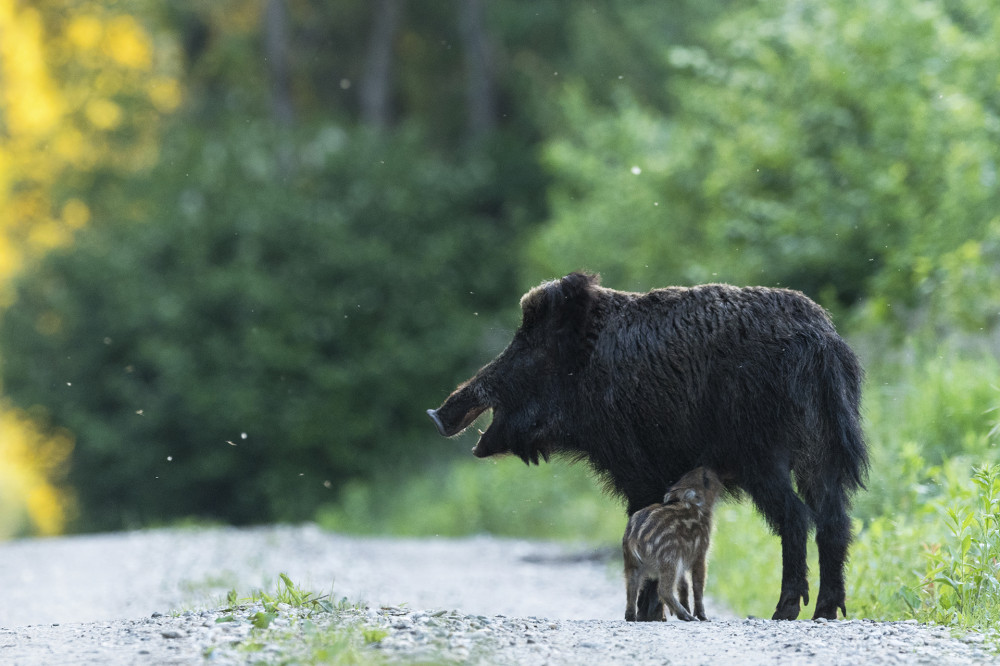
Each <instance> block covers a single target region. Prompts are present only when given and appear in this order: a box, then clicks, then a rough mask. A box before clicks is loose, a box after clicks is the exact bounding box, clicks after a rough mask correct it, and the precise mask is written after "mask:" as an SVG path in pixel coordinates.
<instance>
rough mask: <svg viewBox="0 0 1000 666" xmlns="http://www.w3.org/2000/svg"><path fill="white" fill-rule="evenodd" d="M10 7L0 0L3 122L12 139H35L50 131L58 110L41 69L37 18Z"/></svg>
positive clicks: (51, 87)
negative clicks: (27, 136)
mask: <svg viewBox="0 0 1000 666" xmlns="http://www.w3.org/2000/svg"><path fill="white" fill-rule="evenodd" d="M14 4H15V3H14V2H13V0H0V62H2V66H3V70H2V76H0V79H2V80H3V82H4V85H3V86H2V87H0V91H2V94H3V106H4V122H5V124H6V125H7V131H8V132H9V133H10V134H11V135H12V136H17V135H22V134H26V135H30V136H38V135H40V134H44V133H46V132H49V131H51V129H52V128H53V127H54V126H55V124H56V123H57V122H59V120H60V118H61V116H62V109H61V106H60V103H59V96H58V94H56V90H55V85H54V84H53V82H52V80H51V78H50V76H49V72H48V68H47V67H46V65H45V54H44V50H43V45H44V43H45V42H44V35H43V30H42V19H41V16H40V15H39V13H38V12H37V11H36V10H34V9H33V8H30V7H28V8H24V9H22V10H21V11H20V12H16V11H15V8H14Z"/></svg>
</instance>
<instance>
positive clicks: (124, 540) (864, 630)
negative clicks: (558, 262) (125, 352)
mask: <svg viewBox="0 0 1000 666" xmlns="http://www.w3.org/2000/svg"><path fill="white" fill-rule="evenodd" d="M590 555H592V553H590V552H589V551H586V550H581V549H578V548H577V549H574V548H572V547H565V546H560V545H556V544H549V543H539V542H526V541H513V540H502V539H494V538H491V537H475V538H469V539H455V540H452V539H426V540H405V539H371V538H351V537H342V536H337V535H331V534H326V533H324V532H322V531H320V530H319V529H317V528H316V527H314V526H310V525H306V526H301V527H288V526H284V527H266V528H255V529H246V530H236V529H225V528H222V529H204V530H153V531H143V532H136V533H127V534H113V535H98V536H83V537H68V538H58V539H38V540H24V541H16V542H9V543H4V544H0V590H2V591H3V599H4V603H3V604H0V627H2V629H0V662H2V663H5V664H62V663H64V664H81V663H84V664H90V663H93V664H98V663H100V664H133V663H199V662H201V661H202V660H204V659H205V656H204V655H206V654H208V655H210V658H208V662H210V663H241V662H243V661H245V660H247V659H248V657H247V656H246V654H245V653H241V652H238V651H236V650H235V649H234V648H233V646H234V645H237V644H239V643H240V642H241V641H244V640H246V639H247V637H248V636H249V635H250V633H251V632H252V629H251V627H250V625H249V623H247V622H245V621H242V622H226V623H218V622H216V619H217V618H218V617H219V615H221V613H218V612H215V611H212V610H207V609H214V608H216V607H218V606H220V605H222V600H223V599H224V597H225V594H226V592H227V591H228V590H230V589H232V588H236V589H237V590H238V591H239V593H240V594H247V593H249V591H250V590H251V589H253V588H264V589H273V588H274V584H275V579H276V577H277V575H278V573H280V572H284V573H287V574H288V575H289V576H290V577H291V579H292V580H293V581H295V582H296V583H297V584H298V585H299V586H300V587H302V588H304V589H308V590H316V591H320V592H330V591H331V590H332V593H333V596H334V597H336V598H338V599H339V598H341V597H347V598H348V599H350V600H351V601H359V602H365V603H366V604H367V608H364V607H362V608H360V609H358V610H355V611H351V613H353V614H354V615H356V616H357V620H358V621H359V622H365V623H367V624H368V625H377V626H380V627H382V628H384V630H385V633H386V638H385V639H384V640H383V641H382V645H381V647H380V648H379V653H380V654H382V655H388V656H389V657H390V658H392V659H394V660H398V661H402V662H406V661H411V660H413V659H418V658H434V659H435V660H438V661H454V662H458V663H462V662H477V661H478V662H480V663H501V662H507V663H517V664H545V663H549V664H607V663H635V664H664V663H671V662H673V663H678V662H684V663H689V664H690V663H712V664H729V663H731V664H771V663H777V662H781V663H793V664H797V663H802V664H807V663H824V664H828V663H834V664H839V663H843V664H852V663H857V664H862V663H864V664H873V663H875V664H878V663H882V664H890V663H891V664H896V663H907V664H909V663H927V664H931V663H933V664H973V663H993V662H994V659H993V657H992V655H990V654H988V653H986V652H985V651H983V650H982V649H981V648H980V647H979V645H978V644H977V642H976V641H975V640H971V641H970V640H956V639H952V638H950V637H949V636H948V632H947V631H946V630H944V629H941V628H935V627H925V626H921V625H917V624H916V623H874V622H868V621H849V622H834V623H817V622H812V621H800V622H783V623H776V622H771V621H764V620H744V619H736V618H732V617H731V616H730V617H728V618H727V617H726V616H725V614H724V613H723V612H722V611H720V609H718V608H717V607H712V606H709V609H708V610H709V615H710V616H712V617H713V619H715V620H716V621H714V622H711V623H690V624H689V623H681V622H676V621H674V622H666V623H656V624H643V625H636V624H625V623H624V622H623V621H621V620H620V619H619V618H620V617H621V615H622V612H623V603H624V601H623V600H624V590H623V588H622V584H621V581H620V574H618V572H617V571H616V570H615V567H614V566H612V565H609V564H608V562H607V560H606V559H600V558H596V559H595V558H593V557H589V556H590ZM280 621H284V620H279V622H280ZM268 654H269V653H268V651H267V649H264V650H263V651H262V652H259V653H257V654H255V655H254V659H261V658H263V659H265V660H267V658H268V657H267V655H268ZM272 656H273V657H274V658H275V660H280V659H281V658H287V655H285V657H282V655H281V654H280V653H275V654H273V655H272Z"/></svg>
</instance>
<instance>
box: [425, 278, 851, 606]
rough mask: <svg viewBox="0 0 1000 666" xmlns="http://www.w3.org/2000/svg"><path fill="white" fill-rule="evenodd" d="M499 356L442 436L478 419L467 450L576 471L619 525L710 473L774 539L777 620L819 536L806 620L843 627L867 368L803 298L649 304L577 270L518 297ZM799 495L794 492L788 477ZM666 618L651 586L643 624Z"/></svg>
mask: <svg viewBox="0 0 1000 666" xmlns="http://www.w3.org/2000/svg"><path fill="white" fill-rule="evenodd" d="M521 309H522V321H521V326H520V328H519V329H518V330H517V332H516V333H515V334H514V339H513V340H512V341H511V343H510V345H509V346H508V347H507V348H506V349H505V350H504V351H503V352H502V353H501V354H500V355H499V356H498V357H497V358H496V359H494V360H493V361H492V362H491V363H489V364H488V365H486V366H485V367H484V368H482V369H481V370H480V371H479V372H478V373H477V374H476V375H475V376H474V377H473V378H472V379H470V380H468V381H467V382H465V383H464V384H462V385H460V386H459V387H458V388H457V389H456V390H455V391H454V392H453V393H452V394H451V395H450V396H449V397H448V398H447V400H445V402H444V403H443V404H442V405H441V406H440V407H439V408H438V409H436V410H428V414H429V415H430V417H431V419H432V420H433V421H434V423H435V425H436V426H437V428H438V430H439V431H440V432H441V434H442V435H445V436H452V435H455V434H457V433H459V432H461V431H462V430H463V429H465V428H466V427H468V426H469V425H470V424H471V423H472V422H473V421H474V420H475V419H476V417H478V416H479V415H480V414H482V413H483V412H484V411H486V410H487V409H492V410H493V421H492V423H491V425H490V426H489V428H488V429H487V430H486V432H484V433H483V434H482V436H481V437H480V439H479V442H478V443H477V444H476V446H475V448H474V449H473V453H474V454H475V455H476V456H479V457H486V456H494V455H499V454H507V453H513V454H515V455H517V456H519V457H520V458H521V459H522V460H524V461H525V462H526V463H528V462H534V463H536V464H537V463H538V460H539V457H541V458H543V459H545V460H548V458H549V456H550V455H552V454H566V455H568V456H569V457H571V458H577V459H585V460H587V461H589V463H590V465H591V466H592V467H593V468H594V469H595V470H596V471H597V472H598V473H599V474H600V475H601V476H602V477H603V478H605V479H606V480H607V482H608V486H609V487H610V488H612V489H613V490H614V491H615V492H617V493H618V494H619V495H621V496H622V497H623V498H624V499H625V501H626V504H627V511H628V514H629V515H631V514H632V513H634V512H635V511H637V510H639V509H641V508H642V507H644V506H647V505H649V504H653V503H654V502H658V501H660V499H661V498H662V497H663V493H664V492H665V491H666V490H667V488H669V487H670V486H671V485H672V484H673V483H674V482H676V481H677V480H678V479H679V478H680V477H681V476H682V475H683V474H684V473H685V472H687V471H689V470H691V469H694V468H695V467H699V466H705V467H709V468H712V469H714V470H716V471H717V472H718V474H719V476H720V477H721V478H723V479H724V480H725V481H726V485H727V487H728V488H729V489H730V490H742V491H745V493H746V494H747V495H749V496H750V498H751V499H752V500H753V502H754V503H755V505H756V506H757V508H758V509H759V510H760V512H761V514H762V515H763V516H764V518H765V519H766V520H767V522H768V524H769V525H770V527H771V529H772V530H773V531H775V532H776V533H777V535H778V536H779V537H780V538H781V552H782V580H781V594H780V597H779V599H778V604H777V607H776V610H775V612H774V618H775V619H795V618H796V617H798V614H799V610H800V605H799V601H800V599H801V600H802V601H803V602H804V603H809V586H808V582H807V580H806V573H807V566H806V541H807V538H808V533H809V530H810V529H811V527H812V526H813V525H814V526H815V528H816V544H817V546H818V549H819V568H820V589H819V596H818V597H817V603H816V611H815V615H814V617H815V618H827V619H836V617H837V609H838V608H839V609H840V610H841V612H843V613H844V614H845V615H846V613H847V609H846V607H845V594H844V562H845V560H846V557H847V549H848V546H849V544H850V541H851V528H850V521H849V519H848V515H847V512H848V509H849V506H850V500H851V497H852V495H853V493H854V492H855V491H856V490H857V489H858V488H860V487H862V485H863V482H864V478H865V474H866V472H867V467H868V454H867V449H866V446H865V441H864V437H863V435H862V432H861V427H860V416H859V400H860V394H861V380H862V370H861V367H860V365H859V363H858V360H857V358H856V357H855V355H854V353H853V352H852V351H851V349H850V348H849V347H848V346H847V344H846V343H845V342H844V340H843V339H842V338H841V337H840V336H839V335H838V334H837V332H836V331H835V330H834V327H833V324H832V323H831V321H830V318H829V317H828V316H827V314H826V312H825V311H824V310H823V309H822V308H821V307H819V306H818V305H816V304H815V303H814V302H812V301H811V300H809V299H808V298H807V297H806V296H804V295H803V294H801V293H799V292H795V291H790V290H786V289H769V288H765V287H746V288H737V287H731V286H728V285H721V284H710V285H703V286H696V287H690V288H683V287H671V288H666V289H656V290H654V291H651V292H649V293H646V294H640V293H629V292H623V291H616V290H614V289H607V288H605V287H602V286H600V284H599V279H598V277H597V276H593V275H584V274H580V273H573V274H571V275H567V276H566V277H564V278H563V279H561V280H555V281H552V282H548V283H545V284H542V285H540V286H538V287H536V288H534V289H532V290H531V291H529V292H528V293H527V294H525V296H524V297H523V298H522V299H521ZM793 473H794V476H795V485H796V487H797V489H798V494H796V492H795V490H794V489H793V487H792V479H791V477H792V474H793ZM662 616H663V609H662V605H660V604H659V602H658V598H657V594H656V586H655V584H652V585H649V584H647V585H646V587H645V588H644V589H643V596H642V597H641V598H640V608H639V614H638V619H640V620H642V619H646V620H653V619H660V618H662Z"/></svg>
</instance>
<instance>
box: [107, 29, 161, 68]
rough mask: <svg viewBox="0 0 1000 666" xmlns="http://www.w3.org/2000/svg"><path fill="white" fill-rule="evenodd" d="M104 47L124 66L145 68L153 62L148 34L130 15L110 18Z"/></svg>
mask: <svg viewBox="0 0 1000 666" xmlns="http://www.w3.org/2000/svg"><path fill="white" fill-rule="evenodd" d="M105 48H106V49H107V51H108V53H109V54H110V55H111V57H112V58H114V59H115V60H116V61H117V62H118V63H119V64H122V65H125V66H126V67H131V68H133V69H144V70H145V69H149V68H150V66H151V65H152V63H153V46H152V44H151V43H150V39H149V35H147V34H146V31H145V30H143V28H142V26H141V25H139V22H138V21H136V20H135V19H134V18H133V17H131V16H118V17H116V18H114V19H112V20H111V22H110V23H109V24H108V28H107V39H106V43H105Z"/></svg>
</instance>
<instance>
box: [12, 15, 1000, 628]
mask: <svg viewBox="0 0 1000 666" xmlns="http://www.w3.org/2000/svg"><path fill="white" fill-rule="evenodd" d="M998 147H1000V9H997V6H996V5H995V2H994V0H870V1H869V2H865V3H857V2H854V1H848V0H823V1H822V2H821V1H819V0H729V1H727V2H723V1H722V0H673V1H672V2H663V1H662V0H656V1H654V0H531V1H528V0H449V1H441V2H417V1H414V0H411V1H409V2H407V1H406V0H364V1H357V0H352V1H348V0H330V1H327V2H319V1H309V0H213V2H208V3H206V2H195V1H194V0H171V1H170V2H166V1H156V0H116V1H111V0H106V1H101V0H79V1H75V0H59V1H52V2H30V3H29V2H23V1H20V0H0V390H2V397H0V459H2V460H3V466H2V467H0V535H2V536H7V537H10V536H19V535H25V534H57V533H60V532H64V531H93V530H115V529H127V528H134V527H140V526H147V525H160V524H174V523H176V522H178V521H190V520H193V521H196V522H205V521H207V522H224V523H233V524H247V523H261V522H269V521H300V520H319V521H320V522H321V523H322V524H324V525H327V526H329V527H331V528H335V529H344V530H353V531H364V532H379V531H383V532H396V533H420V534H462V533H469V532H477V531H490V532H495V533H500V534H513V535H522V536H523V535H530V536H539V537H553V536H557V537H562V538H569V539H573V538H587V539H594V538H599V539H606V540H607V541H609V542H614V541H615V540H617V539H618V538H620V530H621V529H622V527H623V524H624V519H623V517H622V513H621V508H620V507H618V506H616V505H615V503H614V501H613V500H611V499H609V498H607V497H605V496H602V495H601V492H600V489H599V484H598V483H596V482H594V481H593V480H592V479H590V478H588V476H587V474H586V470H582V469H580V468H578V467H570V466H566V465H564V464H560V463H557V464H553V465H549V466H544V467H542V468H539V469H531V470H525V469H523V467H520V466H519V465H520V463H517V464H513V465H512V464H510V462H509V461H501V462H481V461H474V460H471V457H470V456H469V455H468V449H469V448H470V447H471V445H472V441H471V440H467V439H460V440H459V441H457V442H455V441H447V440H443V439H441V438H440V437H438V436H437V435H436V433H435V431H434V428H433V427H432V426H431V424H430V422H429V421H428V420H427V418H426V415H425V414H424V410H425V409H426V408H428V407H434V406H436V405H437V404H439V402H440V401H441V400H442V399H443V398H444V397H445V396H446V395H447V394H448V392H449V391H450V390H451V389H452V388H453V387H454V386H455V385H456V384H457V383H458V382H459V381H461V380H463V379H465V378H466V377H467V376H469V375H470V374H471V373H472V372H474V371H475V370H476V369H477V368H478V367H479V366H481V365H482V364H484V363H485V362H487V361H488V360H490V359H491V358H492V357H493V356H494V355H495V354H496V353H497V352H499V351H500V350H501V349H502V348H503V346H504V345H505V344H506V342H507V341H508V339H509V337H510V335H511V333H512V331H513V329H514V328H515V327H516V326H517V323H518V319H519V311H518V308H517V303H518V299H519V297H520V295H521V294H522V293H523V292H524V291H525V290H526V289H527V288H529V287H530V286H532V285H535V284H537V283H538V282H540V281H542V280H544V279H549V278H553V277H558V276H560V275H563V274H565V273H567V272H570V271H572V270H578V269H587V270H593V271H598V272H600V273H601V274H602V275H603V278H604V283H605V284H606V285H608V286H611V287H615V288H619V289H634V290H642V291H644V290H647V289H650V288H653V287H657V286H665V285H669V284H692V283H699V282H708V281H725V282H731V283H735V284H764V285H775V286H788V287H792V288H795V289H800V290H802V291H804V292H806V293H807V294H808V295H810V296H811V297H813V298H814V299H816V300H817V301H819V302H820V303H822V304H823V305H824V306H825V307H826V308H828V309H829V310H830V311H831V313H832V314H833V316H834V318H835V321H836V322H837V324H838V327H839V328H840V330H841V331H842V332H843V333H844V334H845V335H846V336H847V337H848V338H849V340H850V341H851V342H852V344H853V345H854V346H855V347H856V349H858V351H859V352H860V353H861V355H862V357H863V360H864V362H865V364H866V366H867V368H868V376H869V379H868V384H867V387H866V398H865V416H866V422H867V428H868V434H869V437H870V439H871V442H872V447H873V455H874V468H873V473H872V479H871V483H870V484H869V485H870V490H869V491H868V492H866V493H863V494H862V495H861V496H859V498H858V501H857V506H856V508H855V514H856V516H857V530H858V532H859V538H858V543H857V544H856V545H855V548H854V550H853V551H852V554H853V558H852V567H853V569H854V571H853V572H852V574H851V581H850V582H851V585H853V586H854V588H853V589H852V590H849V599H850V600H851V601H849V605H852V606H853V608H854V609H860V612H862V613H866V614H868V615H869V616H899V615H906V614H911V615H919V614H920V613H924V615H923V616H922V617H927V616H928V615H927V614H928V613H930V614H936V615H933V617H934V618H936V619H943V620H947V621H957V620H956V618H957V619H963V618H965V619H967V618H969V617H971V616H972V608H973V606H971V605H970V604H971V601H970V599H972V597H973V596H974V597H975V598H976V599H979V598H984V599H985V598H986V597H987V596H988V595H989V594H992V595H993V596H994V598H1000V595H998V594H997V592H998V589H997V587H996V586H997V585H998V584H997V577H998V576H997V565H996V563H997V562H998V559H997V558H998V557H1000V535H998V531H997V525H996V522H995V520H994V521H993V522H992V523H991V522H990V519H989V516H990V515H991V514H992V515H995V514H996V510H995V509H996V503H997V501H998V500H997V497H1000V481H998V480H997V476H998V475H997V474H996V469H995V468H993V467H992V465H993V464H995V463H996V462H998V461H1000V456H998V455H997V453H996V449H995V444H996V434H997V422H998V416H997V412H996V411H995V410H996V408H997V406H998V405H1000V390H998V389H997V386H998V380H997V377H998V363H997V357H998V353H1000V336H998V321H1000V182H998V178H1000V175H998V161H1000V150H998ZM984 507H985V508H984ZM949 512H951V515H950V516H949V515H948V513H949ZM749 513H750V510H749V509H748V508H747V507H740V506H736V507H730V508H727V513H724V514H723V515H722V517H721V518H720V525H719V529H718V537H717V546H716V555H715V558H716V560H717V561H719V562H721V563H722V564H719V565H718V566H717V567H716V568H715V569H714V570H713V576H710V592H712V589H711V588H712V587H713V586H717V587H716V591H715V593H716V594H721V595H723V596H726V597H727V599H728V600H729V602H730V603H731V604H732V605H733V606H734V607H735V608H737V610H739V611H744V612H751V611H753V612H756V613H757V614H760V615H766V614H769V610H767V608H768V607H769V604H770V603H772V602H773V599H772V598H771V597H772V594H773V593H774V592H776V590H777V589H778V588H777V583H776V582H775V581H776V580H777V576H778V575H779V574H780V572H778V571H774V572H773V573H774V577H773V578H770V579H769V578H767V576H766V575H764V574H765V572H769V571H770V570H771V569H775V567H774V566H773V562H774V561H776V558H777V553H778V552H779V551H778V549H777V540H776V539H774V538H773V537H771V536H769V535H767V534H766V532H765V530H764V527H763V525H762V522H761V521H759V520H757V519H748V518H747V516H748V515H749ZM977 529H979V530H980V531H979V532H975V530H977ZM990 548H992V549H993V550H990ZM977 549H978V550H977ZM726 562H732V563H735V564H734V565H733V566H726V565H725V563H726ZM970 562H971V563H972V564H970ZM970 567H972V568H970ZM715 572H718V573H717V574H716V573H715ZM741 576H742V577H743V578H741ZM751 576H752V578H751ZM813 584H814V585H815V582H814V583H813ZM759 586H760V587H763V588H764V592H761V593H759V594H758V587H759ZM990 586H994V587H990ZM814 589H815V587H814ZM740 595H743V597H742V598H741V597H740ZM970 595H971V596H970Z"/></svg>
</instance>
